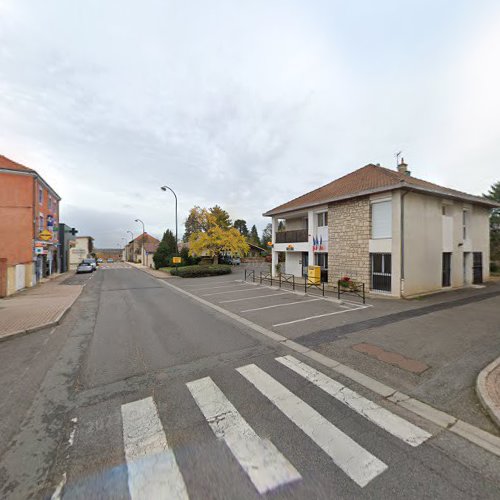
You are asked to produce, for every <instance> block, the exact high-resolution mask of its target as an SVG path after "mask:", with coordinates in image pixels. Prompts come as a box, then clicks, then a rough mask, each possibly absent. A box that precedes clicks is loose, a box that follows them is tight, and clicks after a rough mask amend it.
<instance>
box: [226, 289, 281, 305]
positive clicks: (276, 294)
mask: <svg viewBox="0 0 500 500" xmlns="http://www.w3.org/2000/svg"><path fill="white" fill-rule="evenodd" d="M278 295H288V292H280V293H271V294H269V295H257V296H256V297H245V298H244V299H231V300H221V301H220V302H219V304H228V303H229V302H243V301H244V300H254V299H264V298H265V297H277V296H278Z"/></svg>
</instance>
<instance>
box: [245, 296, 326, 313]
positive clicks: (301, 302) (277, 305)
mask: <svg viewBox="0 0 500 500" xmlns="http://www.w3.org/2000/svg"><path fill="white" fill-rule="evenodd" d="M267 297H270V295H267ZM318 300H324V299H309V300H298V301H297V302H288V304H275V305H273V306H264V307H256V308H255V309H245V310H244V311H240V312H242V313H247V312H252V311H261V310H262V309H272V308H274V307H286V306H293V305H295V304H307V302H317V301H318Z"/></svg>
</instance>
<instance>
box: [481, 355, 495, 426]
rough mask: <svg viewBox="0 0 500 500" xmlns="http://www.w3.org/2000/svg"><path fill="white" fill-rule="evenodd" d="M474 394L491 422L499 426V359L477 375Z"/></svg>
mask: <svg viewBox="0 0 500 500" xmlns="http://www.w3.org/2000/svg"><path fill="white" fill-rule="evenodd" d="M476 392H477V395H478V397H479V399H480V401H481V403H482V404H483V406H484V407H485V409H486V411H487V412H488V413H489V414H490V416H491V418H492V419H493V421H494V422H495V423H496V424H497V425H498V426H500V357H499V358H497V359H496V360H495V361H493V363H490V364H489V365H488V366H487V367H486V368H485V369H484V370H483V371H482V372H481V373H480V374H479V376H478V378H477V385H476Z"/></svg>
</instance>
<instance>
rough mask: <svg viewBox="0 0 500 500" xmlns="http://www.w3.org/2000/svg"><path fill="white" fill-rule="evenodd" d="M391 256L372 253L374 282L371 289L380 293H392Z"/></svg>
mask: <svg viewBox="0 0 500 500" xmlns="http://www.w3.org/2000/svg"><path fill="white" fill-rule="evenodd" d="M391 260H392V259H391V254H390V253H372V254H371V265H372V282H371V289H372V290H376V291H379V292H390V291H391V279H392V269H391Z"/></svg>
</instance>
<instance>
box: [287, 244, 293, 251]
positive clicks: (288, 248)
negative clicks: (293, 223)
mask: <svg viewBox="0 0 500 500" xmlns="http://www.w3.org/2000/svg"><path fill="white" fill-rule="evenodd" d="M286 249H287V250H289V251H292V250H294V249H295V247H294V246H293V245H288V246H287V247H286Z"/></svg>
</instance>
